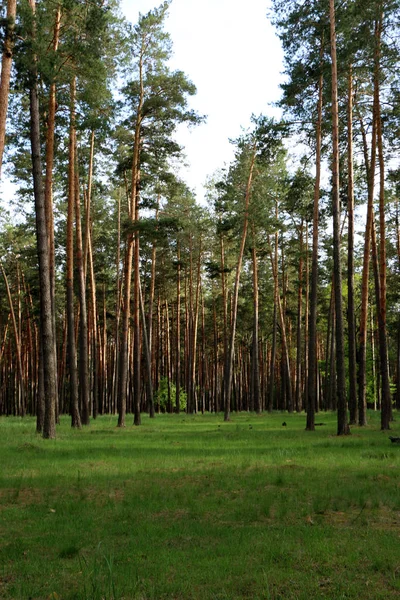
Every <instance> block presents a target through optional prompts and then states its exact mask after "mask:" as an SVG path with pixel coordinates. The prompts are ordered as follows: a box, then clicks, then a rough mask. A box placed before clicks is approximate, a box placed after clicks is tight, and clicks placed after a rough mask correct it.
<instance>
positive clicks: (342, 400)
mask: <svg viewBox="0 0 400 600" xmlns="http://www.w3.org/2000/svg"><path fill="white" fill-rule="evenodd" d="M329 15H330V31H331V59H332V141H333V156H332V182H333V184H332V205H333V206H332V208H333V265H334V266H333V269H334V279H335V282H334V285H335V311H336V372H337V411H338V435H347V434H349V433H350V428H349V426H348V422H347V400H346V376H345V367H344V333H343V298H342V270H341V265H340V197H339V190H340V188H339V113H338V96H337V94H338V87H337V85H338V84H337V56H336V25H335V0H330V2H329Z"/></svg>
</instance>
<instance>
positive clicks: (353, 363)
mask: <svg viewBox="0 0 400 600" xmlns="http://www.w3.org/2000/svg"><path fill="white" fill-rule="evenodd" d="M348 81H349V83H348V99H347V102H348V112H347V170H348V189H347V211H348V220H349V221H348V247H347V299H348V303H347V323H348V337H349V340H348V347H349V408H350V424H351V425H356V423H357V421H358V405H357V356H356V317H355V306H354V170H353V69H352V66H351V65H350V66H349V75H348Z"/></svg>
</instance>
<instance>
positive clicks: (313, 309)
mask: <svg viewBox="0 0 400 600" xmlns="http://www.w3.org/2000/svg"><path fill="white" fill-rule="evenodd" d="M323 47H324V40H323V37H322V39H321V47H320V69H321V74H320V76H319V81H318V107H317V110H318V118H317V125H316V135H315V137H316V159H315V160H316V165H315V168H316V173H315V187H314V209H313V245H312V263H311V292H310V313H309V317H308V377H307V401H306V406H307V423H306V430H307V431H314V430H315V404H316V385H317V358H316V341H317V305H318V226H319V225H318V223H319V197H320V185H321V144H322V102H323V75H322V60H323V58H322V57H323V50H324V48H323ZM306 318H307V315H306Z"/></svg>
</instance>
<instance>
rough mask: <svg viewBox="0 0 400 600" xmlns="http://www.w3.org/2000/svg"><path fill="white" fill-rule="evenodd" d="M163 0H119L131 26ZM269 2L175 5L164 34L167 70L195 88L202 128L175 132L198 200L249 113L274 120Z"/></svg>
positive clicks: (275, 57) (179, 1)
mask: <svg viewBox="0 0 400 600" xmlns="http://www.w3.org/2000/svg"><path fill="white" fill-rule="evenodd" d="M160 4H161V0H159V1H158V0H122V3H121V5H122V9H123V11H124V13H125V15H126V17H127V18H128V19H129V20H130V21H132V22H133V23H136V22H137V20H138V14H139V12H140V13H142V14H145V13H147V12H148V11H149V10H151V9H153V8H154V7H156V6H159V5H160ZM269 4H270V2H269V0H247V2H243V0H173V2H172V5H171V7H170V10H169V17H168V19H167V21H166V26H165V29H166V30H167V31H168V32H169V33H170V35H171V39H172V42H173V50H174V57H173V60H172V64H171V66H172V67H173V68H176V69H180V70H182V71H184V72H185V73H186V75H187V76H188V77H189V78H190V79H191V80H192V81H193V83H194V84H195V85H196V87H197V95H196V96H195V97H194V98H192V99H191V107H192V108H194V109H195V110H197V111H198V112H199V113H200V114H203V115H206V116H207V122H206V124H203V125H199V126H197V127H195V128H192V129H191V130H190V131H188V130H187V128H183V127H182V128H181V129H180V131H179V138H178V141H179V143H181V144H183V145H184V146H185V150H186V156H187V163H188V167H187V168H186V169H184V170H183V171H182V173H181V176H182V177H183V179H184V180H185V181H186V182H187V183H188V185H189V186H190V187H191V188H193V189H195V191H196V193H197V197H198V200H199V201H202V199H203V195H204V190H203V187H202V186H203V184H204V183H205V181H206V178H207V176H210V175H212V174H213V172H214V171H215V170H216V169H219V168H221V167H223V166H224V164H225V163H229V162H230V161H231V160H232V158H233V148H232V145H231V144H230V143H229V139H232V138H236V137H238V136H239V135H240V132H241V128H242V127H245V128H246V127H248V126H249V124H250V117H251V114H252V113H254V114H256V115H258V114H260V113H263V114H268V115H269V116H279V111H278V110H277V109H276V108H273V107H272V106H269V104H270V103H272V102H276V101H277V100H278V99H279V97H280V89H279V83H280V82H281V81H282V76H281V70H282V62H283V53H282V50H281V47H280V42H279V40H278V38H277V37H276V36H275V34H274V30H273V28H272V26H271V25H270V23H269V21H268V19H267V17H266V13H267V10H268V8H269Z"/></svg>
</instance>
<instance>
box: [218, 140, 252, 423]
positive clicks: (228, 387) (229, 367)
mask: <svg viewBox="0 0 400 600" xmlns="http://www.w3.org/2000/svg"><path fill="white" fill-rule="evenodd" d="M255 160H256V149H255V147H254V149H253V154H252V157H251V162H250V169H249V176H248V180H247V186H246V196H245V208H244V210H245V213H244V221H243V231H242V239H241V243H240V249H239V256H238V261H237V266H236V276H235V287H234V292H233V299H232V322H231V334H230V340H229V354H228V360H227V362H226V372H225V377H224V398H225V415H224V420H225V421H229V420H230V403H231V394H232V372H233V357H234V353H235V335H236V323H237V305H238V298H239V280H240V274H241V271H242V262H243V254H244V247H245V244H246V237H247V227H248V220H249V203H250V193H251V186H252V181H253V170H254V163H255Z"/></svg>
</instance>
